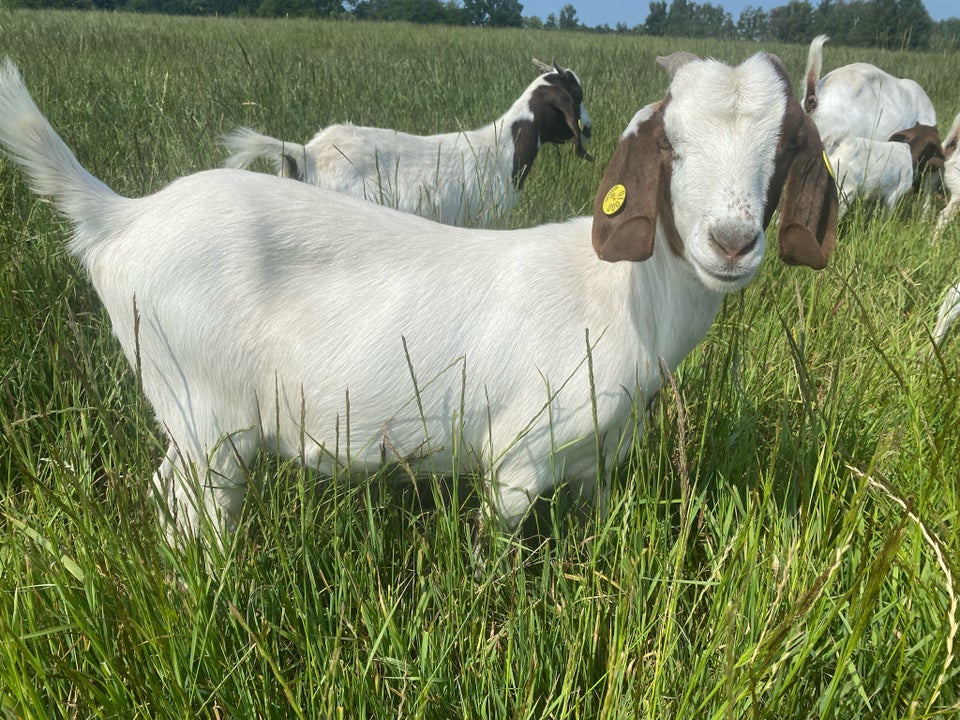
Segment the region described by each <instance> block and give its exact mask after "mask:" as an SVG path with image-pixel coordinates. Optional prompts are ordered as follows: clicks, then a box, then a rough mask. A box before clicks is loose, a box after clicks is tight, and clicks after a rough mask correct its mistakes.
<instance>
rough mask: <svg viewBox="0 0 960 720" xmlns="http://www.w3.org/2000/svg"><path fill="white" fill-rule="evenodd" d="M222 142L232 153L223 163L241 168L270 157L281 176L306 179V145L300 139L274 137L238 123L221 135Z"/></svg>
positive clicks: (225, 165)
mask: <svg viewBox="0 0 960 720" xmlns="http://www.w3.org/2000/svg"><path fill="white" fill-rule="evenodd" d="M223 144H224V145H226V146H227V149H229V150H230V152H232V153H233V154H232V155H231V156H230V157H228V158H227V159H226V161H225V162H224V163H223V166H224V167H229V168H237V169H238V170H243V169H245V168H248V167H249V166H250V165H252V164H253V163H254V161H256V160H259V159H260V158H263V159H265V160H269V161H270V163H271V164H272V165H273V171H274V172H275V173H277V175H279V176H280V177H288V178H293V179H294V180H301V181H304V182H305V181H306V180H307V167H306V165H307V148H306V147H304V146H303V145H301V144H300V143H290V142H285V141H284V140H277V139H276V138H272V137H269V136H268V135H261V134H260V133H258V132H255V131H253V130H251V129H250V128H245V127H241V128H237V129H236V130H233V131H231V132H229V133H227V134H226V135H224V136H223Z"/></svg>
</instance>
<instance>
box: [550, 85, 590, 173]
mask: <svg viewBox="0 0 960 720" xmlns="http://www.w3.org/2000/svg"><path fill="white" fill-rule="evenodd" d="M543 99H544V101H545V102H546V103H548V104H549V105H550V107H552V108H553V109H554V110H556V111H557V112H559V113H560V114H561V115H562V116H563V121H564V122H565V123H566V125H567V129H569V130H570V134H571V135H572V136H573V149H574V152H575V153H576V154H577V157H578V158H582V159H584V160H587V161H589V162H593V156H592V155H591V154H590V153H588V152H587V149H586V148H585V147H584V146H583V137H582V134H581V128H580V119H579V118H578V117H577V110H578V108H574V106H573V98H572V97H571V96H570V93H568V92H567V91H566V90H564V89H563V88H562V87H559V86H557V85H548V86H547V87H545V88H543Z"/></svg>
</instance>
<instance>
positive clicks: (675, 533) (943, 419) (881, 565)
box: [0, 12, 960, 720]
mask: <svg viewBox="0 0 960 720" xmlns="http://www.w3.org/2000/svg"><path fill="white" fill-rule="evenodd" d="M804 40H805V39H804ZM674 49H688V50H692V51H695V52H698V53H700V54H705V55H712V56H715V57H719V58H721V59H724V60H728V61H739V60H741V59H742V58H744V57H745V56H747V55H748V54H750V53H752V52H754V51H755V50H756V49H757V48H756V46H753V45H750V44H747V43H718V42H710V41H705V40H697V41H690V42H684V41H681V40H675V39H671V40H659V39H650V38H622V37H608V36H603V37H597V36H590V35H579V34H575V33H550V32H537V31H476V30H469V29H462V28H442V29H440V28H429V27H426V28H420V27H413V26H405V25H377V24H362V23H349V22H345V23H340V24H337V23H325V22H310V21H257V22H253V21H240V20H233V19H188V20H187V19H170V18H156V17H149V16H133V15H111V14H69V13H53V12H37V13H29V12H15V13H9V12H4V13H0V53H4V54H9V55H10V56H12V57H13V58H14V59H15V60H16V61H17V62H18V64H19V65H20V67H21V69H22V71H23V73H24V76H25V78H26V80H27V83H28V85H29V86H30V87H31V89H32V90H33V91H34V93H35V97H36V100H37V102H38V104H39V105H40V107H41V108H42V109H43V110H44V111H45V112H46V113H47V114H48V116H49V117H50V119H51V121H52V122H53V124H54V125H55V127H57V128H58V130H59V131H60V132H61V134H62V135H63V137H64V138H65V139H66V140H67V142H68V144H69V145H70V146H71V147H72V148H73V149H74V150H75V151H76V153H77V155H78V157H79V158H80V159H81V161H82V162H83V163H84V164H85V165H86V166H87V167H88V168H89V169H90V170H91V171H92V172H93V173H94V174H96V175H97V176H99V177H101V178H103V179H104V180H105V181H106V182H107V183H108V184H110V185H111V186H112V187H114V188H116V189H117V190H118V191H119V192H122V193H126V194H131V195H139V194H143V193H148V192H151V191H154V190H156V189H158V188H160V187H162V186H164V185H165V184H166V183H168V182H169V181H171V180H172V179H174V178H176V177H178V176H180V175H182V174H185V173H188V172H192V171H195V170H199V169H204V168H209V167H214V166H217V165H218V164H220V162H222V160H223V158H224V153H223V151H222V149H221V148H220V147H219V146H218V142H217V139H218V137H219V135H220V133H221V132H223V131H226V130H228V129H230V128H232V127H234V126H235V125H238V124H248V125H251V126H253V127H255V128H257V129H260V130H262V131H264V132H267V133H269V134H272V135H275V136H279V137H285V138H290V139H306V138H308V137H309V136H310V135H311V134H312V132H313V131H314V130H315V129H316V128H317V127H319V126H320V125H323V124H326V123H328V122H332V121H339V120H346V119H350V120H353V121H355V122H359V123H370V124H381V125H389V126H394V127H398V128H401V129H406V130H410V131H414V132H435V131H438V130H442V129H450V128H455V127H476V126H479V125H480V124H483V123H486V122H488V121H489V120H491V119H492V118H493V117H495V116H497V115H498V114H499V113H500V112H502V111H503V110H504V109H506V107H507V106H508V105H509V104H510V103H511V102H512V101H513V100H514V99H515V98H516V96H517V95H518V94H519V92H520V91H521V90H522V89H523V88H524V87H525V86H526V84H527V83H528V82H529V80H530V78H531V77H532V76H533V73H534V72H535V71H534V69H533V67H532V66H531V64H530V57H531V56H532V55H537V56H538V57H540V58H542V59H545V60H552V59H556V60H557V61H558V62H559V63H561V64H564V65H569V66H571V67H573V68H574V69H576V70H577V71H578V73H579V74H580V75H581V77H582V79H583V81H584V85H585V91H586V102H587V105H588V108H589V110H590V112H591V115H592V116H593V119H594V123H595V138H594V142H593V145H592V147H591V151H592V152H593V154H594V155H595V156H596V157H597V162H596V163H595V164H594V165H593V166H590V165H585V164H582V163H580V162H579V161H577V160H576V158H575V157H574V156H573V152H572V149H571V148H569V147H561V148H559V149H557V148H547V149H546V150H545V151H544V152H543V153H542V155H541V156H540V157H539V158H538V160H537V164H536V165H535V167H534V170H533V173H532V174H531V177H530V179H529V181H528V183H527V186H526V188H525V190H524V193H523V195H522V198H521V202H520V204H519V206H518V208H517V209H516V211H515V213H514V214H513V216H512V217H511V218H510V219H509V220H508V222H509V224H515V225H526V224H535V223H539V222H544V221H548V220H555V219H560V218H564V217H569V216H571V215H574V214H582V213H587V212H589V211H590V208H591V207H592V202H593V191H594V189H595V187H596V186H597V184H598V182H599V179H600V175H601V173H602V171H603V167H604V165H605V163H606V160H607V159H608V158H609V156H610V153H611V152H612V150H613V147H614V146H615V144H616V139H617V136H618V135H619V133H620V132H621V131H622V129H623V128H624V127H625V126H626V124H627V122H628V121H629V120H630V118H631V117H632V115H633V114H634V112H636V110H637V109H639V108H640V107H641V106H643V105H645V104H646V103H647V102H649V101H651V100H653V99H656V98H657V97H659V96H660V95H662V92H663V89H664V88H665V85H666V79H665V77H664V76H663V75H662V73H661V71H659V70H658V69H657V68H656V66H655V63H654V57H655V55H656V54H658V53H660V54H662V53H666V52H670V51H671V50H674ZM767 49H770V50H772V51H774V52H777V53H778V54H780V55H781V57H782V58H783V59H784V61H785V62H786V64H787V66H788V68H789V70H790V75H791V77H793V78H795V79H797V78H799V77H800V75H801V73H802V71H803V64H804V60H805V56H806V47H805V46H802V45H796V46H783V47H769V48H767ZM859 59H865V60H868V61H872V62H876V63H878V64H881V65H883V66H884V67H886V68H887V69H889V70H891V71H893V72H895V73H897V74H901V75H905V76H911V77H914V78H916V79H917V80H919V81H920V82H921V83H922V84H923V85H924V86H925V87H926V88H927V90H928V92H929V94H930V96H931V98H932V99H933V101H934V104H935V105H936V107H937V110H938V113H939V115H940V118H941V127H943V126H945V125H946V124H948V123H949V122H950V120H951V119H952V118H953V115H954V114H955V113H956V111H957V110H958V109H960V96H957V94H956V86H955V83H954V82H953V81H952V78H955V77H956V76H957V71H958V69H960V59H957V57H956V55H953V54H951V55H932V54H927V55H922V54H900V53H889V52H877V51H860V50H858V51H854V50H850V49H846V48H839V47H831V46H830V45H827V47H826V49H825V69H830V68H832V67H835V66H837V65H840V64H844V63H846V62H851V61H853V60H859ZM932 230H933V223H932V218H929V217H924V216H923V215H922V214H921V213H920V212H919V211H918V210H916V209H915V208H914V207H913V206H910V205H908V206H906V207H905V208H904V209H903V210H902V211H901V212H899V213H898V214H897V215H895V216H894V217H892V218H883V217H877V216H874V215H870V214H869V213H867V212H861V211H860V210H857V211H855V212H854V213H853V214H852V216H851V217H849V218H848V219H847V220H845V222H844V224H843V226H842V229H841V234H840V237H839V241H838V246H837V251H836V253H835V255H834V258H833V260H832V262H831V265H830V267H829V268H828V269H827V270H826V271H824V272H822V273H819V274H818V273H813V272H810V271H805V270H800V269H796V268H787V267H784V266H782V265H780V264H779V262H778V261H777V260H776V259H775V257H774V253H771V254H770V257H768V259H767V261H765V264H764V266H763V268H762V269H761V271H760V273H759V274H758V277H757V278H756V280H755V281H754V282H753V283H752V284H751V286H750V287H748V288H747V289H746V290H745V291H744V292H742V293H740V294H737V295H734V296H730V297H729V298H728V299H727V301H726V302H725V304H724V307H723V309H722V311H721V313H720V316H719V317H718V320H717V323H716V325H715V326H714V328H713V330H712V331H711V332H710V334H709V336H708V337H707V339H706V340H705V341H704V342H703V343H702V344H701V345H700V346H699V347H698V348H697V350H696V351H695V352H694V353H693V354H692V355H691V356H690V357H689V358H688V359H687V361H686V362H685V363H684V365H683V366H682V367H681V369H680V371H679V372H678V373H677V375H676V378H675V386H671V385H669V384H668V385H667V386H666V388H665V390H664V392H662V393H661V396H660V399H659V401H658V403H657V406H656V407H655V409H654V412H653V414H652V416H651V419H650V420H649V423H648V427H647V434H646V437H645V438H644V440H643V441H642V442H639V443H637V445H636V447H635V448H634V449H633V452H632V453H631V456H630V460H629V461H628V462H627V463H625V465H624V466H623V467H621V468H619V472H618V473H617V477H616V484H615V492H614V507H613V508H612V511H611V513H610V516H609V518H608V519H606V520H605V521H603V522H599V523H596V524H591V523H577V522H576V521H575V520H574V518H573V516H572V514H570V513H567V512H564V510H563V508H561V507H560V506H559V504H548V505H547V506H546V507H545V508H544V512H543V518H542V519H543V523H542V527H541V530H542V532H540V533H529V534H527V535H525V536H522V537H519V538H494V540H493V541H492V542H491V543H490V544H489V545H488V546H487V547H485V552H486V553H487V561H486V562H485V563H484V564H482V565H478V564H477V562H476V561H475V559H474V546H475V544H476V540H475V536H474V532H475V529H476V528H475V522H474V520H473V517H474V513H475V509H476V502H475V500H473V499H471V497H470V496H469V490H470V487H469V485H470V483H469V482H467V483H465V484H466V487H463V488H460V487H456V486H454V487H452V488H451V487H450V485H449V483H446V482H444V481H437V482H436V483H433V482H428V483H426V485H425V486H424V487H423V488H422V489H423V490H424V492H425V494H428V495H431V494H432V495H435V497H434V498H433V500H431V501H426V502H421V501H420V497H419V496H418V494H417V493H415V492H413V491H412V490H409V489H408V490H406V491H398V490H397V489H396V488H395V486H394V484H393V483H392V482H391V481H390V480H389V478H387V477H386V476H385V475H384V476H376V477H373V478H364V477H358V476H356V474H353V475H351V474H349V473H347V474H345V475H341V476H339V477H337V478H336V479H334V480H329V481H322V482H321V481H319V480H318V478H316V477H315V476H313V475H311V474H310V473H307V472H305V471H303V470H301V469H300V468H298V467H296V466H295V465H293V464H291V463H288V462H283V461H279V460H276V459H274V458H269V457H264V458H262V459H261V460H260V461H259V462H258V464H257V467H256V468H255V469H254V471H253V473H252V476H251V490H250V497H249V498H248V502H247V506H246V513H245V520H244V522H243V524H242V526H241V529H240V531H239V532H238V534H237V537H236V543H235V544H234V545H233V546H231V547H229V548H227V550H226V551H225V553H224V555H223V557H222V558H220V559H219V567H218V569H217V570H216V571H214V572H210V571H208V570H207V567H206V565H205V562H204V559H203V557H202V553H199V552H197V551H196V549H195V548H185V549H182V550H176V551H174V550H170V549H169V548H167V547H166V546H165V544H164V543H163V542H162V540H161V533H160V530H159V528H158V524H157V522H156V519H155V512H154V509H153V506H152V504H151V501H150V499H149V498H148V497H147V491H146V482H147V481H146V479H147V478H149V476H150V474H151V473H152V471H153V469H154V468H155V467H156V465H157V463H158V462H159V458H160V456H161V454H162V448H163V445H164V443H163V440H162V438H161V436H160V433H159V432H158V429H157V428H156V427H155V425H154V423H153V420H152V418H151V414H150V410H149V408H148V407H147V406H146V404H145V402H144V401H143V400H142V398H141V397H140V395H139V393H138V391H137V387H136V377H135V375H134V373H133V372H132V371H131V370H130V369H129V368H128V367H127V366H126V364H125V362H124V360H123V358H122V357H121V353H120V349H119V346H118V345H117V343H116V341H115V340H114V339H113V338H112V336H111V334H110V329H109V323H108V320H107V318H106V315H105V313H104V312H103V310H102V308H101V306H100V304H99V302H98V300H97V298H96V296H95V294H94V293H93V291H92V289H91V287H90V285H89V284H88V282H87V280H86V279H85V278H84V277H83V273H82V272H81V271H80V270H79V269H78V268H77V267H76V265H75V264H74V262H73V261H72V260H71V259H70V258H69V256H67V255H66V252H65V250H64V241H65V239H66V237H67V236H68V233H69V228H68V227H67V225H66V223H64V222H63V221H62V220H60V219H59V218H58V217H57V216H56V215H55V214H54V213H53V211H52V210H51V209H50V208H49V207H48V206H47V205H46V204H44V203H42V202H40V201H38V200H37V199H36V198H35V197H34V196H33V195H31V194H30V193H29V192H28V191H27V189H26V187H25V185H24V184H23V182H22V180H21V177H20V175H19V172H18V171H17V170H16V169H15V168H14V167H12V166H11V164H10V163H9V162H6V161H0V268H2V271H0V473H2V474H0V533H2V534H0V538H2V540H0V716H3V717H11V718H13V717H17V718H20V717H24V718H46V717H64V718H85V717H116V718H136V717H143V718H168V717H169V718H190V717H203V718H226V717H231V718H240V717H270V718H289V717H305V718H339V717H343V718H378V719H379V718H388V717H403V718H407V717H424V718H458V717H462V718H544V717H551V718H637V717H644V718H711V719H714V718H715V719H717V720H721V719H727V718H745V717H749V718H890V719H891V720H893V719H899V718H908V717H915V718H933V717H944V718H948V717H955V716H957V713H958V712H960V676H958V670H957V668H958V666H960V665H958V662H957V660H956V658H955V655H956V653H957V652H960V648H958V647H957V624H958V621H960V610H958V608H957V605H956V597H957V593H958V592H960V584H958V582H957V577H958V572H960V567H958V562H957V558H958V557H960V538H958V534H957V522H958V517H957V513H958V509H960V497H958V493H960V485H958V478H960V448H958V444H960V385H958V383H960V375H958V370H960V342H957V341H956V339H953V340H952V341H948V342H947V343H946V345H945V346H944V348H943V351H942V352H935V351H934V350H933V349H932V347H931V343H930V338H929V329H930V328H931V326H932V323H933V319H934V316H935V312H936V307H937V305H938V304H939V301H940V297H941V293H942V291H943V289H944V288H945V287H946V286H947V284H948V283H950V282H954V281H956V278H957V277H958V276H960V262H958V259H957V258H958V253H957V243H958V241H960V230H958V229H954V230H950V231H948V232H947V233H946V235H945V237H944V239H943V240H942V241H941V242H940V243H939V244H938V245H932V244H931V243H930V237H931V236H932ZM771 240H772V237H771ZM577 350H578V351H579V349H577ZM434 484H436V485H438V486H439V487H438V488H435V489H437V490H438V492H435V493H429V492H427V491H429V490H430V489H431V487H430V486H431V485H434Z"/></svg>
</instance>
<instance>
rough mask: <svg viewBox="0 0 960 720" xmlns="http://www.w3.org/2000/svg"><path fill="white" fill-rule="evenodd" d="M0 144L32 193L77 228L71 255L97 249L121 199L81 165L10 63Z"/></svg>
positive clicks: (1, 88)
mask: <svg viewBox="0 0 960 720" xmlns="http://www.w3.org/2000/svg"><path fill="white" fill-rule="evenodd" d="M0 144H2V145H3V146H4V148H5V149H6V151H7V153H8V154H9V155H10V157H12V158H13V159H14V160H15V161H16V162H17V163H19V164H20V165H21V166H22V167H23V170H24V172H25V173H26V175H27V177H28V179H29V182H30V186H31V187H32V188H33V190H34V191H35V192H36V193H37V194H39V195H42V196H45V197H48V198H50V199H51V200H53V202H54V204H55V205H56V206H57V208H58V209H59V210H60V211H61V212H62V213H63V214H64V215H66V216H67V218H69V219H70V220H71V221H72V222H73V224H74V226H75V227H76V229H77V235H76V236H75V237H74V240H73V243H72V244H71V250H72V251H73V252H75V253H77V254H83V252H84V251H85V250H86V249H88V247H89V246H90V245H92V244H95V242H96V240H97V238H98V237H99V236H100V233H98V232H97V231H98V229H99V228H101V227H102V226H103V223H104V220H105V216H106V215H107V213H109V212H110V210H111V209H112V208H115V207H116V205H117V201H121V200H122V198H121V197H120V196H119V195H117V194H116V193H115V192H114V191H113V190H111V189H110V188H109V187H107V186H106V185H104V184H103V183H102V182H101V181H100V180H98V179H97V178H95V177H94V176H93V175H91V174H90V173H89V172H87V171H86V170H85V169H84V168H83V166H81V165H80V163H79V162H78V161H77V158H76V157H74V155H73V153H72V152H71V151H70V148H68V147H67V145H66V143H64V142H63V140H62V139H61V138H60V136H59V135H57V132H56V130H54V129H53V127H51V125H50V123H49V122H48V121H47V119H46V118H45V117H44V116H43V113H41V112H40V110H39V109H38V108H37V106H36V104H35V103H34V102H33V98H32V97H30V92H29V91H28V90H27V88H26V86H25V85H24V83H23V78H21V77H20V72H19V71H18V70H17V68H16V66H15V65H14V64H13V62H12V61H11V60H10V59H9V58H6V59H4V61H3V63H2V65H0Z"/></svg>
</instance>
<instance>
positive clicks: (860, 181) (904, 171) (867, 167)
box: [829, 137, 913, 215]
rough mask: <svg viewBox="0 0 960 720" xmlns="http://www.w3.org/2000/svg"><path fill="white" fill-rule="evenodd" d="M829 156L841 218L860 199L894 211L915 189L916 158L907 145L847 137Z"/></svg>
mask: <svg viewBox="0 0 960 720" xmlns="http://www.w3.org/2000/svg"><path fill="white" fill-rule="evenodd" d="M829 155H830V162H831V164H832V165H833V169H834V172H835V173H836V175H837V185H838V190H839V191H840V214H841V215H842V214H843V213H845V212H846V211H847V209H848V208H849V206H850V204H851V203H852V202H853V200H854V199H855V198H857V197H861V198H864V199H867V200H877V201H878V202H882V203H883V204H884V206H885V207H886V208H887V210H890V211H892V210H893V209H894V208H895V207H896V206H897V202H899V200H900V198H902V197H903V196H904V195H906V194H907V193H909V192H910V191H911V190H912V189H913V158H912V157H911V156H910V147H909V146H908V145H907V144H906V143H902V142H883V141H880V140H869V139H867V138H862V137H848V138H843V139H842V140H840V141H839V142H834V143H833V149H832V151H831V152H830V153H829Z"/></svg>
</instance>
